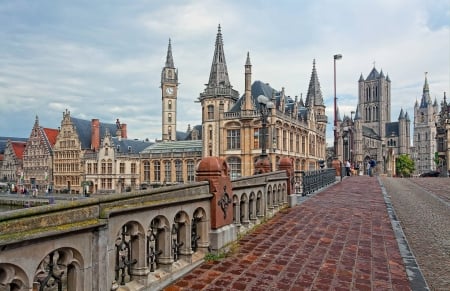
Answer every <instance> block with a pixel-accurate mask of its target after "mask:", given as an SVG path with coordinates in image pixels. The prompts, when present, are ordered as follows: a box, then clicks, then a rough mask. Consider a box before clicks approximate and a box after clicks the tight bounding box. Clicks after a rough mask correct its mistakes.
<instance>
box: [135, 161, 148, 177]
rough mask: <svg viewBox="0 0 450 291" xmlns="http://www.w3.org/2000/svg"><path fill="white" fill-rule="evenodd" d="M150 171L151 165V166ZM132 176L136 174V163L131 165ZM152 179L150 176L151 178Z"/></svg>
mask: <svg viewBox="0 0 450 291" xmlns="http://www.w3.org/2000/svg"><path fill="white" fill-rule="evenodd" d="M149 170H150V165H149ZM131 174H136V163H131ZM149 179H150V176H149Z"/></svg>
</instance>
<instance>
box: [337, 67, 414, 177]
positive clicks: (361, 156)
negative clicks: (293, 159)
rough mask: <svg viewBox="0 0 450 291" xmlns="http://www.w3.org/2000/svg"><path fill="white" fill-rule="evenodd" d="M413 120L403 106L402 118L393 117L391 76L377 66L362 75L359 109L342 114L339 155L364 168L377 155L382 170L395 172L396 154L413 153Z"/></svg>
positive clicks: (377, 162)
mask: <svg viewBox="0 0 450 291" xmlns="http://www.w3.org/2000/svg"><path fill="white" fill-rule="evenodd" d="M353 114H354V117H353ZM410 123H411V121H410V118H409V115H408V113H407V112H404V111H403V109H401V111H400V114H399V116H398V120H397V121H394V122H392V121H391V80H390V79H389V76H388V75H387V76H385V75H384V73H383V70H381V71H380V72H378V71H377V69H376V68H375V67H374V68H373V69H372V71H371V72H370V73H369V75H368V76H367V78H364V77H363V75H362V74H361V76H360V78H359V81H358V105H357V107H356V110H355V111H352V112H351V115H350V116H344V117H343V118H342V119H341V118H340V116H339V117H338V128H337V130H338V143H337V154H336V156H337V158H338V159H339V160H340V161H342V162H344V161H347V160H349V161H350V162H351V163H352V164H353V165H354V166H355V167H357V168H359V169H360V170H361V171H362V170H366V169H367V164H368V162H369V161H370V160H372V159H373V160H374V161H376V165H377V168H376V171H378V173H385V174H388V175H395V159H396V157H397V156H398V155H401V154H407V155H409V154H410V148H411V146H410V138H411V133H410Z"/></svg>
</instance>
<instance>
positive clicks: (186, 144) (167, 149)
mask: <svg viewBox="0 0 450 291" xmlns="http://www.w3.org/2000/svg"><path fill="white" fill-rule="evenodd" d="M202 148H203V144H202V140H181V141H165V142H157V143H155V144H153V145H151V146H149V147H147V148H146V149H144V150H143V151H142V152H141V154H145V153H171V152H198V151H200V152H201V151H202Z"/></svg>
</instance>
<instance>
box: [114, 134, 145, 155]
mask: <svg viewBox="0 0 450 291" xmlns="http://www.w3.org/2000/svg"><path fill="white" fill-rule="evenodd" d="M112 140H113V142H114V146H115V147H116V152H118V153H122V154H126V153H140V152H142V151H143V150H144V149H146V148H148V147H149V146H151V145H153V143H152V142H149V141H144V140H134V139H125V138H118V137H113V138H112ZM129 149H130V150H129Z"/></svg>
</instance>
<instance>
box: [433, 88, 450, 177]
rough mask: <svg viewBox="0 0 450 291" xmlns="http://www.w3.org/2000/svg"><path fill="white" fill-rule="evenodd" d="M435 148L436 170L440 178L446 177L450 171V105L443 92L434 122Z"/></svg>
mask: <svg viewBox="0 0 450 291" xmlns="http://www.w3.org/2000/svg"><path fill="white" fill-rule="evenodd" d="M436 147H437V154H438V157H437V158H438V170H440V171H441V175H442V176H448V175H449V171H450V104H449V103H448V102H447V97H446V95H445V92H444V100H442V102H441V111H440V112H439V115H438V118H437V122H436Z"/></svg>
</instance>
